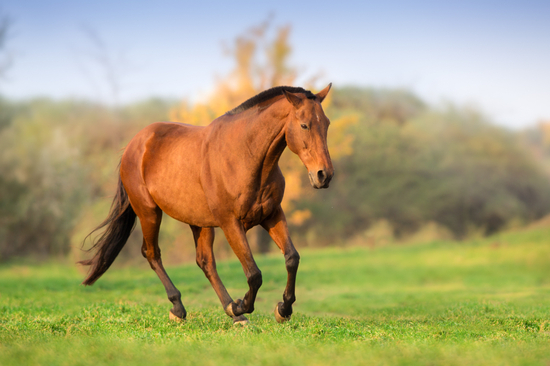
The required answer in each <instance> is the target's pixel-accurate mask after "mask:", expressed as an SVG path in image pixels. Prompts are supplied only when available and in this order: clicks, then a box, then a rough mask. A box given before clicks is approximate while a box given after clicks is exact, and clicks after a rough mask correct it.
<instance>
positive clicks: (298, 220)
mask: <svg viewBox="0 0 550 366" xmlns="http://www.w3.org/2000/svg"><path fill="white" fill-rule="evenodd" d="M310 217H311V211H310V210H307V209H306V210H296V211H294V212H293V213H292V214H291V215H290V217H289V218H288V220H287V221H288V222H289V223H290V224H292V225H295V226H300V225H302V224H303V223H304V222H306V220H308V219H309V218H310Z"/></svg>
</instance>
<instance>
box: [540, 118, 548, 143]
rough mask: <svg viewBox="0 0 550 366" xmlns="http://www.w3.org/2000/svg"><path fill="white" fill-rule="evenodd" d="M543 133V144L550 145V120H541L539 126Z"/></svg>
mask: <svg viewBox="0 0 550 366" xmlns="http://www.w3.org/2000/svg"><path fill="white" fill-rule="evenodd" d="M538 129H539V131H540V132H541V135H542V143H543V146H545V147H548V146H550V121H541V122H540V123H539V126H538Z"/></svg>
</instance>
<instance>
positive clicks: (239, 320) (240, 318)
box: [233, 315, 250, 326]
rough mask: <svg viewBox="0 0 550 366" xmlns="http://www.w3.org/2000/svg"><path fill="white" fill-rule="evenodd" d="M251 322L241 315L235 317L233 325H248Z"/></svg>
mask: <svg viewBox="0 0 550 366" xmlns="http://www.w3.org/2000/svg"><path fill="white" fill-rule="evenodd" d="M248 324H250V322H249V321H248V319H247V318H246V316H244V315H239V316H236V317H234V318H233V325H243V326H244V325H248Z"/></svg>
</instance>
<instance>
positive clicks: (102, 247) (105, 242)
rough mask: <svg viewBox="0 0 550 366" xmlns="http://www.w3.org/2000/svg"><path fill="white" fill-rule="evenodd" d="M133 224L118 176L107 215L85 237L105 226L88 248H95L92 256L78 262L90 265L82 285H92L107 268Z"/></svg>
mask: <svg viewBox="0 0 550 366" xmlns="http://www.w3.org/2000/svg"><path fill="white" fill-rule="evenodd" d="M135 225H136V213H135V212H134V210H133V209H132V206H131V205H130V201H129V200H128V194H127V193H126V190H125V189H124V185H123V184H122V181H121V180H120V176H119V178H118V187H117V193H116V196H115V198H114V199H113V203H112V204H111V210H110V212H109V216H108V217H107V218H106V219H105V221H103V222H102V223H101V224H100V225H99V226H98V227H97V228H95V229H94V231H92V232H91V233H90V234H88V236H87V237H86V238H88V237H89V236H90V235H92V234H93V233H94V232H96V231H97V230H100V229H103V228H104V227H105V226H107V229H105V232H104V233H103V234H102V235H101V236H100V237H99V239H97V241H96V242H95V243H94V245H93V246H92V247H91V248H90V249H89V250H92V249H97V252H96V253H95V255H94V257H93V258H92V259H88V260H84V261H80V262H78V263H80V264H83V265H85V266H91V268H90V272H89V273H88V277H86V279H85V280H84V282H82V284H83V285H93V284H94V282H95V281H97V279H98V278H99V277H101V275H103V273H105V271H107V270H108V269H109V267H110V266H111V264H113V262H114V260H115V258H116V257H117V255H118V253H120V250H121V249H122V247H123V246H124V244H126V241H127V240H128V238H129V237H130V234H131V233H132V230H134V227H135ZM84 240H86V239H84Z"/></svg>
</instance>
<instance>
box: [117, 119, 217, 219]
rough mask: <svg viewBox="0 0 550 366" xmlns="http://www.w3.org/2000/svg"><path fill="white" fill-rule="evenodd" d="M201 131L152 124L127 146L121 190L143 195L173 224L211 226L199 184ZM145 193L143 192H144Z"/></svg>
mask: <svg viewBox="0 0 550 366" xmlns="http://www.w3.org/2000/svg"><path fill="white" fill-rule="evenodd" d="M203 142H204V127H199V126H192V125H186V124H183V123H175V122H158V123H153V124H151V125H149V126H147V127H145V128H144V129H143V130H141V131H140V132H139V133H138V134H137V135H136V136H135V137H134V138H133V139H132V140H131V141H130V143H129V144H128V146H127V148H126V150H125V151H124V155H123V157H122V161H121V177H122V179H123V183H124V185H125V187H126V186H127V185H136V186H137V187H136V188H134V189H132V188H129V187H126V189H127V190H134V191H135V192H136V194H137V195H144V194H145V193H147V194H148V195H150V197H146V198H150V199H152V200H153V201H154V203H155V204H156V205H158V206H159V207H160V208H161V209H162V210H163V211H164V212H165V213H166V214H168V215H170V216H172V217H174V218H175V219H177V220H180V221H183V222H186V223H189V224H192V225H197V226H213V225H214V224H215V223H214V222H213V218H212V215H211V212H210V210H209V208H208V205H207V203H206V198H205V197H204V192H203V190H202V186H201V183H200V171H201V162H202V156H201V154H202V145H203ZM145 191H146V192H145ZM129 194H130V193H129Z"/></svg>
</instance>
